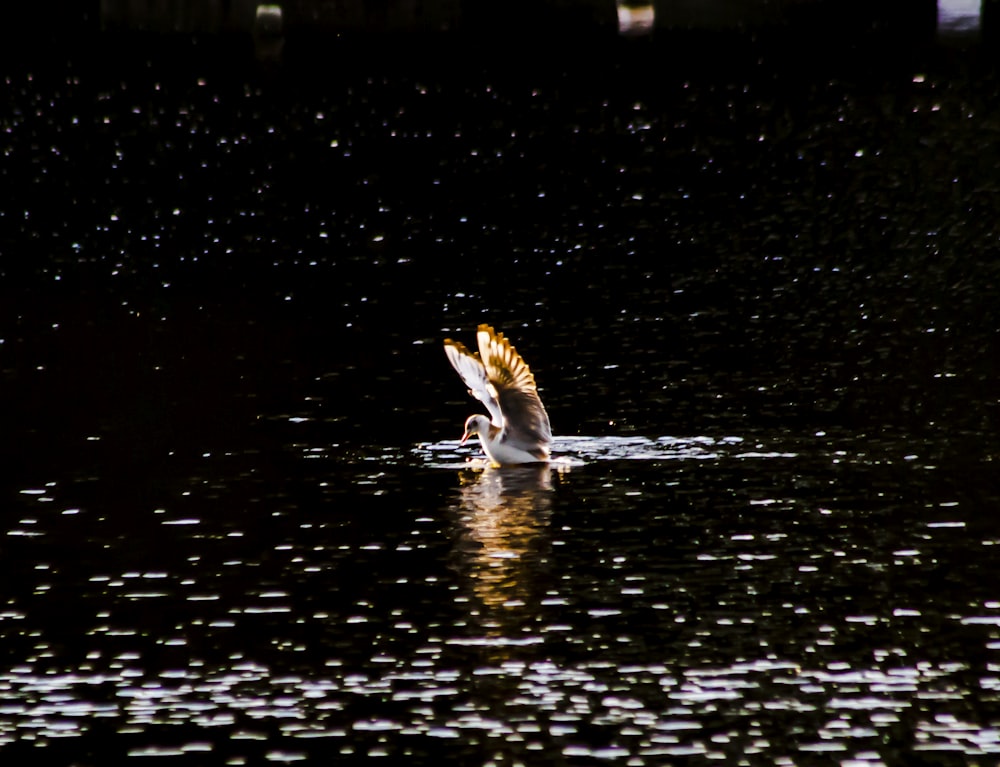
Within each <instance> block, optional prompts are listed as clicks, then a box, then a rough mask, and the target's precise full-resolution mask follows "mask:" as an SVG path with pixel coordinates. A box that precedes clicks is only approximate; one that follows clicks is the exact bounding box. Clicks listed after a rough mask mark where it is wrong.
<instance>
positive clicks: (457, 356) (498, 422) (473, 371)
mask: <svg viewBox="0 0 1000 767" xmlns="http://www.w3.org/2000/svg"><path fill="white" fill-rule="evenodd" d="M444 351H445V353H446V354H447V355H448V360H449V361H450V362H451V366H452V367H453V368H455V370H457V371H458V374H459V375H460V376H461V377H462V380H463V381H464V382H465V385H466V386H468V387H469V394H471V395H472V396H473V397H475V398H476V399H477V400H479V401H480V402H482V403H483V404H484V405H486V409H487V410H489V411H490V419H491V420H492V421H493V425H494V426H497V427H502V426H503V413H502V411H501V409H500V402H499V400H498V398H497V391H496V389H495V388H494V387H493V385H492V384H491V383H490V380H489V378H488V377H487V375H486V368H484V367H483V363H482V362H481V361H480V359H479V355H478V354H475V353H474V352H470V351H469V350H468V349H467V348H466V347H465V344H463V343H462V342H461V341H453V340H451V339H450V338H446V339H444Z"/></svg>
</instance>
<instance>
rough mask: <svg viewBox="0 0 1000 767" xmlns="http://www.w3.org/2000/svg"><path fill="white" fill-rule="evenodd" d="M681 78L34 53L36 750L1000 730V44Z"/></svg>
mask: <svg viewBox="0 0 1000 767" xmlns="http://www.w3.org/2000/svg"><path fill="white" fill-rule="evenodd" d="M652 63H655V61H654V62H652ZM650 66H651V62H650V61H649V60H645V59H637V60H625V61H624V62H623V61H621V60H619V61H616V62H609V63H608V65H607V67H606V68H602V66H598V65H596V64H594V63H590V64H588V65H584V64H582V63H579V62H576V63H575V64H572V65H571V64H568V65H567V66H566V68H565V69H555V70H553V69H546V70H544V71H538V72H536V73H533V74H527V75H516V76H515V75H511V74H509V73H506V74H505V73H504V71H503V68H502V67H500V66H497V67H491V66H484V65H482V64H481V63H479V64H470V65H469V66H466V67H460V66H457V65H456V66H451V67H443V68H439V67H432V66H429V67H421V66H419V65H416V64H412V63H407V64H405V65H404V64H400V65H399V66H398V67H395V68H394V67H374V68H371V69H370V70H363V69H362V68H357V69H352V68H351V67H340V68H331V70H330V71H329V72H328V75H327V79H325V80H323V81H320V82H317V81H315V80H314V81H311V82H309V83H307V84H303V83H301V82H299V81H298V80H297V79H296V78H295V77H293V76H292V74H293V72H291V71H289V72H285V73H281V72H269V73H263V74H261V75H259V76H255V77H252V78H250V79H248V80H245V81H244V80H242V79H234V78H232V77H225V76H223V75H220V74H219V73H218V72H217V71H215V70H211V69H209V70H206V71H202V70H198V69H197V68H195V71H189V70H184V71H181V72H178V71H171V70H169V69H167V68H165V67H162V66H160V65H157V64H146V63H144V62H142V61H140V62H139V63H138V64H137V65H136V66H135V67H134V68H133V69H131V70H128V71H127V72H126V73H125V74H122V73H120V72H116V73H115V74H114V75H110V74H108V72H107V71H103V70H98V69H95V68H88V67H86V66H80V65H78V64H73V65H67V66H65V67H61V66H59V65H56V66H52V65H49V66H46V67H44V68H37V69H34V70H31V71H29V69H28V68H25V67H11V68H10V74H9V75H8V76H7V77H6V80H5V83H4V87H5V96H4V99H5V102H6V106H5V109H4V115H3V117H2V120H0V128H2V132H0V154H2V158H3V160H2V163H0V178H2V181H3V183H2V190H3V191H2V193H0V194H2V196H3V203H2V210H0V233H2V240H0V244H2V253H0V256H2V261H0V387H2V392H3V395H2V398H0V408H2V411H0V423H2V435H3V436H2V448H0V450H2V453H0V459H2V466H3V469H2V483H0V492H2V496H0V497H2V506H0V515H2V516H0V525H2V530H3V536H2V538H0V567H2V575H3V578H2V580H0V584H2V586H0V588H2V592H0V640H2V641H0V692H2V695H0V753H2V754H3V756H4V763H5V764H6V763H7V762H8V760H13V761H11V762H10V763H12V764H13V763H14V761H18V760H21V761H26V760H28V759H32V758H39V757H40V756H41V755H42V754H44V755H45V757H46V758H47V759H49V760H50V763H63V764H67V765H68V764H78V765H106V764H111V763H115V762H117V761H121V760H124V759H126V758H128V757H131V758H132V759H133V760H137V761H139V762H140V763H141V761H142V759H140V757H148V758H147V759H145V761H149V762H150V763H178V764H191V765H206V764H231V765H238V764H271V763H290V762H295V761H306V760H308V761H311V762H316V763H336V764H341V763H344V764H352V763H362V762H365V763H367V762H368V761H371V760H374V759H376V758H377V757H384V761H387V763H388V761H393V762H394V763H395V762H400V763H404V762H405V763H407V764H464V765H514V764H523V765H536V764H553V765H590V764H622V765H661V764H680V763H684V764H705V763H727V764H728V763H733V764H779V765H793V764H795V765H797V764H844V765H878V764H890V765H891V764H961V763H969V764H987V763H992V762H991V761H990V760H992V759H995V758H996V754H998V753H1000V558H998V556H997V552H998V548H997V547H998V546H1000V519H998V517H997V510H998V504H1000V481H998V471H997V460H998V456H1000V440H998V436H997V427H998V415H1000V409H998V402H1000V395H998V379H1000V368H998V360H1000V345H998V337H997V333H998V322H1000V317H998V296H1000V261H998V255H1000V248H998V235H1000V229H998V224H997V215H996V213H997V210H1000V184H998V181H997V179H998V178H1000V175H998V168H1000V141H998V137H1000V113H998V109H997V92H998V91H997V81H996V79H995V77H994V75H993V73H992V70H991V69H990V68H988V67H984V68H982V70H980V69H975V68H972V67H965V66H955V65H954V64H953V63H952V64H950V65H944V64H941V63H938V64H934V63H929V62H916V63H914V64H912V65H910V64H905V65H896V66H893V67H887V68H880V69H875V70H873V71H865V72H858V71H851V72H837V71H836V70H835V69H834V68H826V67H817V68H816V69H815V70H810V71H798V70H794V69H791V68H781V69H776V68H768V67H765V66H763V65H762V64H761V63H760V62H759V61H757V62H755V61H750V62H749V63H747V64H746V66H742V65H741V66H738V67H733V68H732V69H726V68H718V69H716V68H713V69H711V70H709V71H706V72H700V71H697V70H694V71H690V70H689V71H685V72H681V73H676V72H674V73H672V74H668V75H663V76H655V77H654V76H652V75H651V73H650V70H649V67H650ZM481 321H488V322H491V323H493V324H495V325H496V326H497V327H498V329H501V330H503V331H505V332H506V333H507V334H508V335H509V336H510V337H511V338H512V339H513V340H514V341H515V343H516V344H517V346H518V348H519V349H520V350H521V351H522V352H523V353H524V355H525V356H526V358H527V359H528V361H529V363H530V364H531V365H532V368H533V370H534V372H535V375H536V378H537V379H538V381H539V383H540V386H541V391H542V396H543V398H544V400H545V402H546V405H547V407H548V409H549V413H550V415H551V417H552V421H553V427H554V429H555V431H556V433H557V434H558V435H560V439H559V441H558V443H557V448H558V452H560V453H561V454H563V455H564V456H566V457H567V458H568V459H571V460H570V461H569V463H571V464H572V465H569V466H561V467H560V468H559V469H552V470H550V469H543V470H535V469H519V470H503V471H496V470H483V469H482V468H481V467H477V465H476V464H474V463H473V464H469V465H468V466H466V465H465V462H466V459H467V458H469V457H471V456H474V455H475V454H476V450H475V449H469V448H463V449H459V448H458V447H457V444H456V443H455V442H454V439H455V438H456V437H457V436H459V430H460V428H461V424H462V421H463V419H464V417H465V416H466V415H468V414H470V413H471V412H474V411H475V409H476V408H475V403H474V402H473V401H472V400H471V399H467V398H465V396H464V394H463V387H462V385H461V383H460V382H459V381H458V379H457V377H456V376H455V375H454V373H453V371H452V370H451V369H450V367H449V366H448V364H447V360H446V359H445V356H444V354H443V351H442V349H441V340H442V339H443V338H444V337H445V336H454V337H457V338H461V339H463V340H465V341H466V342H470V341H471V338H472V334H473V332H474V329H475V326H476V325H477V324H478V323H479V322H481ZM459 467H460V468H459ZM984 758H985V759H986V760H987V761H982V760H983V759H984ZM19 763H20V762H19Z"/></svg>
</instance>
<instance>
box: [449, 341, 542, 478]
mask: <svg viewBox="0 0 1000 767" xmlns="http://www.w3.org/2000/svg"><path fill="white" fill-rule="evenodd" d="M476 341H477V342H478V344H479V352H478V353H476V352H470V351H469V350H468V349H467V348H466V347H465V345H464V344H462V343H461V342H460V341H453V340H452V339H450V338H446V339H445V340H444V350H445V353H446V354H447V355H448V359H449V361H450V362H451V364H452V367H454V368H455V370H456V371H458V375H459V376H461V378H462V381H464V382H465V385H466V386H468V387H469V394H471V395H472V396H473V397H475V398H476V399H478V400H479V401H480V402H482V403H483V404H484V405H486V409H487V410H488V411H489V413H490V417H489V418H487V417H486V416H485V415H481V414H477V415H470V416H469V417H468V418H467V419H466V421H465V433H464V434H463V435H462V442H461V444H463V445H464V444H465V442H466V440H468V439H469V437H471V436H472V435H473V434H475V435H477V436H478V437H479V441H480V443H481V444H482V446H483V450H484V451H485V452H486V455H487V456H488V457H489V459H490V463H491V464H492V465H493V466H498V467H499V466H516V465H519V464H528V463H546V462H548V460H549V456H550V448H551V445H552V427H551V426H550V425H549V415H548V413H546V412H545V407H544V406H543V405H542V400H541V399H540V398H539V396H538V389H537V387H536V386H535V376H534V375H532V373H531V370H530V369H529V368H528V365H527V363H526V362H525V361H524V360H523V359H522V358H521V355H520V354H518V353H517V350H516V349H515V348H514V347H513V346H512V345H511V343H510V341H508V340H507V339H506V338H504V335H503V333H497V332H496V331H495V330H494V329H493V328H492V327H490V326H489V325H480V326H479V328H478V329H477V331H476Z"/></svg>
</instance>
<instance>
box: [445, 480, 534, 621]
mask: <svg viewBox="0 0 1000 767" xmlns="http://www.w3.org/2000/svg"><path fill="white" fill-rule="evenodd" d="M459 476H460V482H461V487H460V488H459V490H458V504H457V506H456V507H455V517H454V520H455V522H454V534H455V535H454V541H455V546H454V553H455V557H456V561H455V565H456V567H457V569H459V570H460V571H461V573H462V575H463V576H464V578H465V580H466V581H467V582H468V583H469V585H470V587H471V595H470V596H471V597H472V599H473V601H474V602H475V606H474V607H473V610H472V611H471V612H472V616H473V617H474V618H475V619H476V622H477V623H478V624H479V626H480V628H481V629H483V630H484V631H485V633H486V635H487V636H494V637H497V636H506V635H510V634H511V633H514V632H518V631H519V630H520V631H523V630H524V629H525V625H526V623H530V622H531V621H532V619H533V617H534V616H535V615H537V606H538V601H539V600H538V592H539V590H541V589H543V588H544V583H543V582H544V580H545V578H544V577H543V576H544V573H545V572H546V571H547V568H548V562H549V553H550V548H551V540H550V537H549V535H548V533H547V529H548V526H549V518H550V516H551V511H550V506H551V503H552V482H553V471H552V469H551V468H549V467H548V466H537V467H536V466H530V467H516V468H504V469H496V468H486V469H484V470H483V471H481V472H463V473H462V474H460V475H459Z"/></svg>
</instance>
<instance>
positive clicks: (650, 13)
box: [618, 2, 656, 36]
mask: <svg viewBox="0 0 1000 767" xmlns="http://www.w3.org/2000/svg"><path fill="white" fill-rule="evenodd" d="M655 21H656V10H655V8H654V7H653V4H652V3H648V4H646V5H623V4H622V3H620V2H619V4H618V33H619V34H621V35H629V36H638V35H648V34H650V33H651V32H652V31H653V25H654V22H655Z"/></svg>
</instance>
